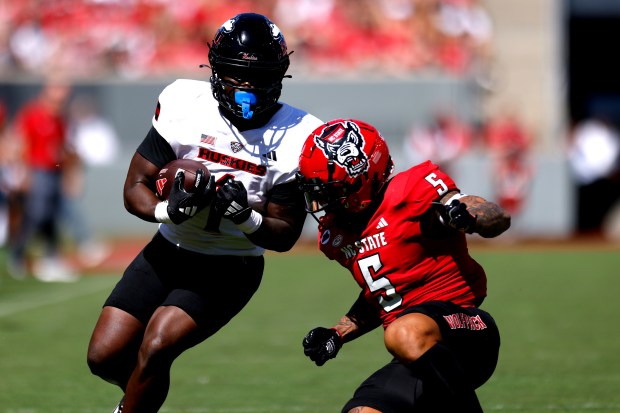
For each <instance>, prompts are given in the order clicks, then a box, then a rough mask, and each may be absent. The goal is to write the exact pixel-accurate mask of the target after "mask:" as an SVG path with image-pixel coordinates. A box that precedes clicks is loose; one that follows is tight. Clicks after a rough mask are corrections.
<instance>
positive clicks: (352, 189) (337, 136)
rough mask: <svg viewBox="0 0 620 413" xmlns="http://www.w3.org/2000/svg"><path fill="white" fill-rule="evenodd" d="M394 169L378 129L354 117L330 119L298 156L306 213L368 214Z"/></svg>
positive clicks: (309, 140)
mask: <svg viewBox="0 0 620 413" xmlns="http://www.w3.org/2000/svg"><path fill="white" fill-rule="evenodd" d="M393 170H394V164H393V162H392V158H391V157H390V152H389V150H388V147H387V144H386V143H385V140H383V138H382V137H381V134H380V133H379V131H377V129H376V128H375V127H373V126H372V125H369V124H368V123H365V122H362V121H359V120H354V119H336V120H332V121H329V122H327V123H325V124H323V125H321V126H319V127H318V128H316V129H315V130H314V132H312V133H311V134H310V136H308V138H307V139H306V142H305V143H304V146H303V149H302V151H301V156H300V157H299V173H298V180H299V183H300V188H301V190H302V191H303V192H304V195H305V198H306V211H308V212H310V213H315V212H319V211H323V210H325V211H335V210H338V209H343V210H344V211H347V212H352V213H358V212H361V211H364V210H365V209H366V208H367V207H368V206H369V205H370V203H371V202H372V200H373V198H374V197H375V196H376V195H377V194H378V192H379V191H380V190H381V188H382V187H383V185H384V184H385V183H386V182H387V180H388V178H389V177H390V175H391V173H392V171H393Z"/></svg>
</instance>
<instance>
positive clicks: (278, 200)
mask: <svg viewBox="0 0 620 413" xmlns="http://www.w3.org/2000/svg"><path fill="white" fill-rule="evenodd" d="M269 202H272V203H274V204H278V205H282V206H299V207H300V208H303V205H304V198H303V193H302V192H301V191H300V190H299V186H298V184H297V181H292V182H287V183H285V184H281V185H276V186H274V187H273V189H272V190H271V195H270V197H269Z"/></svg>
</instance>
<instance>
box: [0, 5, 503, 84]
mask: <svg viewBox="0 0 620 413" xmlns="http://www.w3.org/2000/svg"><path fill="white" fill-rule="evenodd" d="M248 10H252V11H256V12H258V13H262V14H265V15H267V16H270V17H271V18H272V20H273V21H274V22H276V24H277V25H278V26H279V27H280V29H281V30H282V31H283V32H284V33H285V36H286V39H287V43H288V46H289V50H293V51H294V52H295V59H296V64H295V70H297V71H298V72H302V73H304V72H305V74H308V75H310V76H312V75H318V76H321V75H329V74H332V73H339V74H341V75H342V74H345V75H360V74H364V75H366V74H373V73H377V74H380V75H386V74H389V75H390V76H398V75H411V74H412V73H418V72H424V71H429V70H430V71H434V72H437V71H439V72H445V73H448V74H453V75H460V76H466V75H469V74H471V73H472V72H473V71H484V69H485V67H486V66H487V65H488V62H489V59H490V54H491V51H490V44H491V39H492V34H493V26H492V21H491V18H490V16H489V14H488V12H487V10H486V9H485V8H484V7H483V6H482V5H481V4H480V1H479V0H261V1H250V0H238V1H230V0H176V1H174V2H168V1H164V0H46V1H41V0H23V1H5V2H1V3H0V77H3V78H8V77H10V76H23V75H31V76H38V75H42V74H45V73H49V72H50V71H62V72H64V73H66V74H67V75H69V76H70V77H72V78H76V79H80V78H88V79H93V78H97V77H110V76H112V77H119V78H123V79H140V78H144V77H157V76H166V75H170V74H174V75H177V76H178V75H180V74H183V73H184V72H185V71H188V70H190V69H192V70H195V68H196V67H197V66H198V65H200V64H202V63H206V53H205V50H204V48H205V47H206V44H207V42H208V41H209V40H210V39H211V38H212V36H213V34H214V33H215V31H216V30H217V28H218V27H219V26H220V25H221V24H222V23H223V22H224V21H225V20H226V19H228V18H230V16H233V15H235V14H237V13H238V12H240V11H248Z"/></svg>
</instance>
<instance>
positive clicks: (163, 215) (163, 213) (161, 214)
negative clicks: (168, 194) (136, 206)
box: [155, 201, 172, 224]
mask: <svg viewBox="0 0 620 413" xmlns="http://www.w3.org/2000/svg"><path fill="white" fill-rule="evenodd" d="M155 220H156V221H157V222H161V223H162V224H172V220H171V219H170V217H169V216H168V201H163V202H160V203H159V204H157V205H156V206H155Z"/></svg>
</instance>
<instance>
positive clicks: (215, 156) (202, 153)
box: [198, 148, 267, 176]
mask: <svg viewBox="0 0 620 413" xmlns="http://www.w3.org/2000/svg"><path fill="white" fill-rule="evenodd" d="M198 157H199V158H202V159H204V160H207V161H210V162H214V163H219V164H220V165H224V166H228V167H230V168H233V169H237V170H239V171H244V172H247V173H251V174H252V175H257V176H265V174H266V173H267V166H265V165H257V164H255V163H252V162H249V161H245V160H243V159H239V158H235V157H234V156H230V155H225V154H222V153H219V152H215V151H211V150H209V149H207V148H199V150H198Z"/></svg>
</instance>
